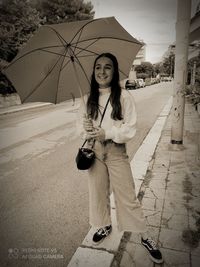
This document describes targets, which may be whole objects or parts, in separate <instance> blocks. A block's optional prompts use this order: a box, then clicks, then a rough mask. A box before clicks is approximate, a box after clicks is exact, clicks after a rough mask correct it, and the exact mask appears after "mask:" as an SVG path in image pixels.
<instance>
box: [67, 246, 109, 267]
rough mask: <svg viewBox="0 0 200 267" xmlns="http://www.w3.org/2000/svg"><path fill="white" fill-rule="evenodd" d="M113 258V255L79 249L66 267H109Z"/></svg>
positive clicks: (89, 249)
mask: <svg viewBox="0 0 200 267" xmlns="http://www.w3.org/2000/svg"><path fill="white" fill-rule="evenodd" d="M113 258H114V254H111V253H108V252H106V251H102V250H97V249H91V248H81V247H79V248H78V249H77V251H76V254H75V255H74V256H73V257H72V259H71V261H70V263H69V264H68V267H77V266H78V267H94V266H95V267H102V266H103V267H110V265H111V263H112V261H113Z"/></svg>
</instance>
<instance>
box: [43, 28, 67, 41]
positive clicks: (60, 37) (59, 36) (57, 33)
mask: <svg viewBox="0 0 200 267" xmlns="http://www.w3.org/2000/svg"><path fill="white" fill-rule="evenodd" d="M44 27H46V28H49V29H51V30H52V31H54V32H55V33H56V35H57V36H58V38H59V40H60V41H61V43H62V44H65V45H67V42H66V40H65V39H64V38H63V37H62V36H61V35H60V33H59V32H58V31H57V30H55V29H54V28H52V27H51V26H47V25H45V26H44ZM62 41H63V42H62Z"/></svg>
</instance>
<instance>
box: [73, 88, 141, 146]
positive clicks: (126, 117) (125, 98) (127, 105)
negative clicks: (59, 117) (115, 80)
mask: <svg viewBox="0 0 200 267" xmlns="http://www.w3.org/2000/svg"><path fill="white" fill-rule="evenodd" d="M99 91H100V95H99V108H100V111H101V114H102V113H103V110H104V107H105V105H106V103H107V100H108V98H109V96H110V88H104V89H99ZM120 101H121V106H122V117H123V119H122V120H113V119H112V118H111V112H112V106H111V104H110V102H109V103H108V106H107V109H106V113H105V115H104V118H103V121H102V124H101V128H103V129H104V131H105V139H106V140H107V139H112V140H113V141H114V142H115V143H119V144H122V143H126V142H127V141H129V140H130V139H131V138H133V137H134V135H135V133H136V119H137V115H136V108H135V103H134V99H133V96H132V95H131V94H130V92H128V91H127V90H126V89H122V91H121V98H120ZM81 102H82V101H81ZM85 103H87V96H85ZM84 114H85V108H84V105H83V104H82V103H81V105H80V108H79V113H78V120H77V130H78V133H79V134H80V135H81V136H82V137H83V138H84V139H85V137H86V132H85V130H84V128H83V117H84ZM101 114H100V112H99V115H98V118H97V120H93V125H94V126H99V123H100V120H101Z"/></svg>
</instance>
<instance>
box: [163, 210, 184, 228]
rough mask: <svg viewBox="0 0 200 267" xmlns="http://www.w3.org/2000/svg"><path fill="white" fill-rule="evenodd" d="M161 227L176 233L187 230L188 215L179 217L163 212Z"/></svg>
mask: <svg viewBox="0 0 200 267" xmlns="http://www.w3.org/2000/svg"><path fill="white" fill-rule="evenodd" d="M161 227H162V228H166V229H172V230H178V231H183V230H185V229H188V227H189V222H188V215H180V214H176V213H174V212H173V213H171V212H164V213H163V214H162V220H161Z"/></svg>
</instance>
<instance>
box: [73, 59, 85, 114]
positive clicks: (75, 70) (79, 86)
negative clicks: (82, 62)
mask: <svg viewBox="0 0 200 267" xmlns="http://www.w3.org/2000/svg"><path fill="white" fill-rule="evenodd" d="M72 65H73V68H74V73H75V76H76V80H77V83H78V90H79V93H80V95H81V101H82V102H83V106H84V109H85V114H87V109H86V103H85V99H84V97H83V92H82V89H81V84H80V80H79V76H78V72H77V69H76V66H75V63H74V60H72Z"/></svg>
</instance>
